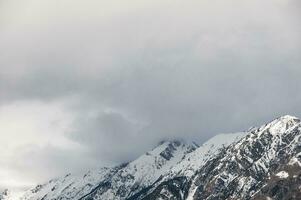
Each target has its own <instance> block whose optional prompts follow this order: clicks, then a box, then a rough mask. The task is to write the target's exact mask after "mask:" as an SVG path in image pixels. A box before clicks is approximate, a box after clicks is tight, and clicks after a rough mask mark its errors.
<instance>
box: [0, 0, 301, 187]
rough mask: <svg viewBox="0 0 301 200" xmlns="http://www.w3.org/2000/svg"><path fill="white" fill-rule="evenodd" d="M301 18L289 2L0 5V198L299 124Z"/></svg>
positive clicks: (75, 0)
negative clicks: (266, 126) (186, 146)
mask: <svg viewBox="0 0 301 200" xmlns="http://www.w3.org/2000/svg"><path fill="white" fill-rule="evenodd" d="M300 10H301V6H300V1H298V0H243V1H242V0H227V1H219V0H200V1H194V0H187V1H180V0H167V1H159V0H142V1H137V0H131V1H122V0H112V1H104V0H98V1H95V0H63V1H62V0H26V1H24V0H0V136H1V138H0V190H2V189H5V188H11V189H15V190H24V189H28V188H32V187H35V186H36V185H37V184H39V183H45V182H47V181H48V180H50V179H52V178H54V177H64V175H65V174H67V173H69V172H70V173H72V174H81V173H86V171H88V169H99V168H101V167H108V168H109V169H112V167H115V166H117V165H120V164H121V163H125V162H129V161H133V160H136V159H137V158H138V157H139V156H141V155H143V154H144V153H145V152H147V151H148V150H150V149H152V148H153V147H154V146H155V145H156V144H157V143H159V142H160V141H162V140H166V141H178V140H180V141H181V140H184V141H187V142H188V143H190V144H191V143H192V141H195V142H197V143H198V144H203V143H204V142H206V141H207V140H208V139H210V138H212V137H213V136H215V135H216V134H218V133H235V132H240V131H242V130H248V129H249V127H252V126H260V125H261V124H263V123H265V122H266V121H269V120H271V119H275V118H276V117H278V116H283V115H285V114H290V115H295V116H301V107H300V102H301V93H300V91H301V84H300V74H301V68H300V65H301V58H300V52H301V43H300V35H301V30H300V29H301V24H300V20H299V19H300V18H301V16H300V13H301V12H300ZM229 137H230V136H229ZM180 146H181V145H180ZM176 149H177V148H176ZM176 161H178V160H176ZM176 161H175V162H176ZM45 172H47V173H45ZM160 173H161V172H160ZM190 173H193V172H190ZM72 177H73V176H72ZM152 178H153V179H151V180H154V179H155V178H157V176H156V177H152ZM96 181H99V180H96Z"/></svg>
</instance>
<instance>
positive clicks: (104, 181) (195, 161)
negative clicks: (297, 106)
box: [22, 116, 301, 200]
mask: <svg viewBox="0 0 301 200" xmlns="http://www.w3.org/2000/svg"><path fill="white" fill-rule="evenodd" d="M300 197H301V123H300V120H299V119H298V118H296V117H293V116H283V117H280V118H278V119H276V120H274V121H272V122H270V123H267V124H265V125H263V126H261V127H260V128H252V129H251V130H249V131H247V132H242V133H235V134H223V135H218V136H215V137H214V138H212V139H211V140H209V141H208V142H206V143H204V144H203V145H201V146H198V145H196V144H195V143H187V142H183V141H166V142H162V143H160V145H159V146H157V147H156V148H154V149H153V150H152V151H149V152H147V153H146V154H144V155H142V156H141V157H139V158H138V159H136V160H134V161H132V162H129V163H126V164H123V165H120V166H117V167H114V168H103V169H100V170H98V171H90V172H88V173H86V174H84V175H77V176H75V175H67V176H65V177H62V178H59V179H55V180H51V181H49V182H48V183H46V184H43V185H39V186H37V187H36V188H34V189H32V190H30V191H28V192H27V193H26V194H25V195H24V196H23V197H22V200H38V199H39V200H40V199H43V200H53V199H60V200H71V199H81V200H92V199H94V200H103V199H105V200H110V199H114V200H115V199H116V200H118V199H120V200H153V199H163V200H164V199H166V200H169V199H171V200H182V199H183V200H184V199H187V200H194V199H200V200H234V199H246V200H261V199H273V200H286V199H291V200H294V199H298V198H299V199H300Z"/></svg>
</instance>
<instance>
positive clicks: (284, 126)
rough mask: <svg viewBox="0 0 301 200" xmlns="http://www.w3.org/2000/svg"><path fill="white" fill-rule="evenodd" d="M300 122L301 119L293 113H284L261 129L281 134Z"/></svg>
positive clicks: (273, 133)
mask: <svg viewBox="0 0 301 200" xmlns="http://www.w3.org/2000/svg"><path fill="white" fill-rule="evenodd" d="M297 124H300V119H299V118H297V117H294V116H291V115H284V116H281V117H278V118H277V119H275V120H273V121H271V122H270V123H267V124H265V125H263V126H262V127H261V128H260V129H259V131H261V132H266V131H267V132H269V133H270V134H272V135H281V134H283V133H285V132H286V131H287V130H288V129H291V128H292V127H295V126H296V125H297Z"/></svg>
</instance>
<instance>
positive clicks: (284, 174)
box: [276, 171, 289, 179]
mask: <svg viewBox="0 0 301 200" xmlns="http://www.w3.org/2000/svg"><path fill="white" fill-rule="evenodd" d="M276 176H278V177H279V178H281V179H284V178H287V177H289V174H288V173H287V172H286V171H280V172H278V173H277V174H276Z"/></svg>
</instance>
